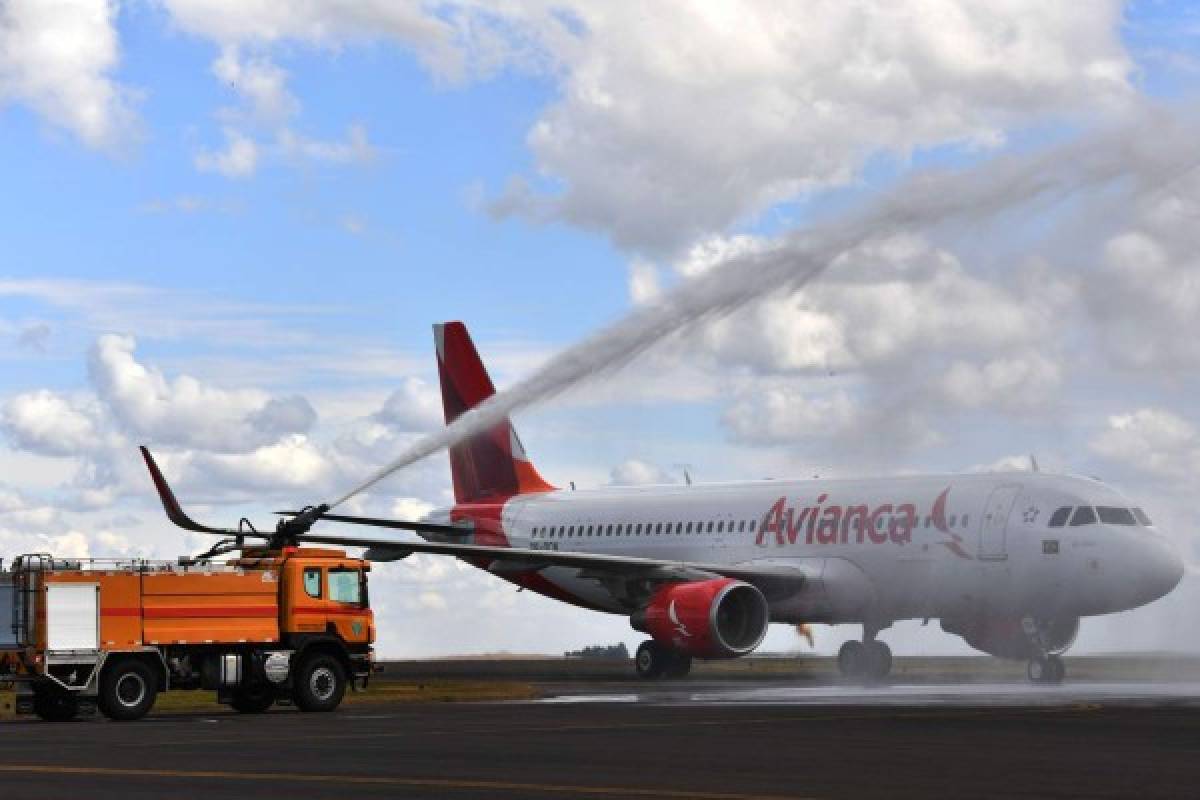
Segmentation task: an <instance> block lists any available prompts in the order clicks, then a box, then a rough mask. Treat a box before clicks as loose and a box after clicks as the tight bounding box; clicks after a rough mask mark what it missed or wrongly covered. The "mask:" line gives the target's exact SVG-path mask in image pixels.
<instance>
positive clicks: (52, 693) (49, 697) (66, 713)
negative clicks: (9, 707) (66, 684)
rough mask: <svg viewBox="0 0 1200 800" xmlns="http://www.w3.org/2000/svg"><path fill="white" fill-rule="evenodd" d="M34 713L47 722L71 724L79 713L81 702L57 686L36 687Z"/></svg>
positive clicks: (34, 690) (34, 691)
mask: <svg viewBox="0 0 1200 800" xmlns="http://www.w3.org/2000/svg"><path fill="white" fill-rule="evenodd" d="M33 713H34V714H37V715H38V717H39V718H41V719H43V720H45V721H46V722H70V721H71V720H73V719H75V715H76V714H78V713H79V701H78V700H77V699H76V698H75V695H73V694H71V693H70V692H68V691H66V690H64V689H60V688H58V687H57V686H35V687H34V688H33Z"/></svg>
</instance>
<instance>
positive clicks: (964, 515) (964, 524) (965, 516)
mask: <svg viewBox="0 0 1200 800" xmlns="http://www.w3.org/2000/svg"><path fill="white" fill-rule="evenodd" d="M969 519H970V517H969V516H968V515H966V514H963V518H962V526H963V527H964V528H965V527H967V526H968V525H970V524H971V523H970V522H968V520H969Z"/></svg>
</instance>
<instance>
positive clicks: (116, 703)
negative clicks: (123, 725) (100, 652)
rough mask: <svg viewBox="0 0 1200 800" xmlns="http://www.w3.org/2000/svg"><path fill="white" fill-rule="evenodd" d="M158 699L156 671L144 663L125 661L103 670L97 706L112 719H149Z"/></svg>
mask: <svg viewBox="0 0 1200 800" xmlns="http://www.w3.org/2000/svg"><path fill="white" fill-rule="evenodd" d="M157 697H158V678H157V677H156V676H155V674H154V671H153V670H151V669H150V667H148V666H147V665H146V662H144V661H139V660H137V659H133V658H123V659H121V660H119V661H117V662H116V663H115V664H109V665H107V666H106V667H105V668H104V673H103V674H102V675H101V676H100V696H99V697H98V698H97V699H96V705H97V706H99V708H100V711H101V712H102V713H103V714H104V716H106V717H108V718H109V719H111V720H116V721H118V722H129V721H132V720H135V719H141V718H142V717H144V716H146V714H147V713H149V711H150V709H151V708H153V707H154V701H155V699H156V698H157Z"/></svg>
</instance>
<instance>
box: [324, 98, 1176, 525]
mask: <svg viewBox="0 0 1200 800" xmlns="http://www.w3.org/2000/svg"><path fill="white" fill-rule="evenodd" d="M1139 111H1140V112H1141V113H1140V114H1139V116H1138V119H1137V120H1135V121H1134V122H1132V123H1130V124H1126V125H1122V126H1120V127H1115V128H1111V129H1107V130H1105V131H1103V132H1101V133H1096V134H1091V135H1087V136H1083V137H1080V138H1079V139H1076V140H1074V141H1071V142H1069V143H1066V144H1062V145H1057V146H1055V147H1051V148H1047V149H1045V150H1042V151H1039V152H1036V153H1032V154H1025V155H1020V156H1007V157H1002V158H997V159H995V160H993V161H990V162H988V163H986V164H983V165H982V166H978V167H974V168H971V169H967V170H963V171H959V172H949V171H930V172H926V173H922V174H919V175H916V176H914V177H912V178H910V179H908V180H905V181H903V182H902V183H901V184H900V185H899V186H897V187H895V188H893V189H891V190H889V191H887V192H886V193H884V194H882V195H881V196H879V197H878V198H876V199H875V200H874V201H872V202H870V203H868V204H866V205H865V206H863V207H862V208H860V209H858V210H856V211H853V212H850V213H847V214H845V215H843V216H841V217H839V218H835V219H833V220H830V221H827V222H824V223H822V224H819V225H814V226H811V227H808V228H805V229H802V230H799V231H796V232H793V233H791V234H789V235H787V236H786V237H784V238H783V239H782V240H781V241H780V242H778V243H777V244H775V245H774V246H773V247H771V248H769V249H767V250H765V251H763V252H759V253H754V254H749V255H742V256H738V257H735V258H731V259H729V260H727V261H725V262H724V263H722V264H719V265H717V266H715V267H713V268H712V269H710V270H709V271H708V272H705V273H704V274H702V275H700V276H698V277H696V278H693V279H691V280H688V281H685V282H683V283H682V284H680V285H679V286H678V287H676V288H675V289H674V290H673V291H671V292H669V293H667V294H664V295H663V296H661V297H660V298H659V299H658V300H657V301H656V302H655V303H653V304H651V305H648V306H644V307H641V308H638V309H636V310H634V311H633V312H631V313H630V314H628V315H627V316H626V317H624V318H623V319H621V320H619V321H617V322H615V323H613V324H611V325H608V326H606V327H604V328H602V329H601V330H599V331H598V332H596V333H594V334H592V335H591V336H589V337H587V338H586V339H584V340H582V341H581V342H579V343H578V344H575V345H573V346H571V347H568V348H567V349H565V350H563V351H562V352H560V353H559V354H558V355H556V356H554V357H553V358H551V359H550V360H549V361H548V362H546V363H545V364H544V365H543V366H542V367H541V368H539V369H538V370H536V371H535V372H534V373H533V374H531V375H530V376H528V377H527V378H525V379H523V380H521V381H519V382H518V383H516V384H515V385H513V386H512V387H510V388H509V389H507V390H505V391H503V392H499V393H497V394H495V395H492V396H491V397H490V398H488V399H487V400H486V401H484V402H483V403H481V404H480V405H478V406H476V407H475V408H473V409H471V410H469V411H467V412H466V413H464V414H462V415H461V416H459V417H458V418H457V419H456V420H454V422H452V423H451V424H449V425H447V426H446V427H445V428H442V429H440V430H438V431H437V432H435V433H432V434H430V435H428V436H426V437H424V438H422V439H420V440H419V441H417V442H415V443H414V444H412V445H411V446H410V447H408V448H407V449H406V450H404V451H403V452H402V453H401V454H400V455H399V457H397V458H396V459H395V460H394V461H392V462H391V463H389V464H387V465H386V466H384V467H383V468H381V469H379V470H378V471H376V472H375V473H373V474H372V475H371V476H370V477H368V478H367V479H366V480H364V481H363V482H362V483H360V484H358V485H357V486H355V487H354V488H352V489H350V490H349V491H348V492H346V493H345V494H344V495H342V496H341V497H339V498H338V499H336V500H334V501H333V502H331V503H329V504H328V506H329V508H331V509H332V508H336V507H337V506H339V505H341V504H342V503H344V502H345V501H347V500H349V499H350V498H352V497H354V496H355V495H357V494H359V493H361V492H364V491H366V490H367V489H369V488H371V487H372V486H374V485H375V484H377V483H378V482H379V481H381V480H383V479H384V478H387V477H388V476H390V475H392V474H393V473H395V472H396V471H397V470H400V469H403V468H404V467H406V466H408V465H410V464H412V463H414V462H416V461H419V460H420V459H422V458H425V457H427V456H429V455H432V454H434V453H437V452H439V451H441V450H444V449H446V448H448V447H451V446H452V445H454V444H456V443H458V442H461V441H463V440H464V439H467V438H469V437H471V436H473V435H475V434H477V433H480V432H481V431H484V430H487V429H489V428H491V427H492V426H493V425H495V424H497V423H498V422H500V421H501V420H503V419H505V418H506V417H508V416H509V415H511V414H512V413H513V412H515V411H518V410H520V409H523V408H526V407H528V406H531V405H533V404H535V403H540V402H543V401H545V400H547V399H550V398H552V397H554V396H556V395H559V394H561V393H562V392H564V391H566V390H567V389H570V388H573V387H575V386H576V385H578V384H581V383H583V382H585V381H587V380H591V379H595V378H596V377H597V376H602V375H605V374H608V373H611V372H612V371H613V370H615V369H618V368H620V367H622V366H624V365H625V364H627V363H629V362H630V361H631V360H633V359H634V358H636V357H637V356H638V355H640V354H642V353H643V352H644V351H646V350H648V349H649V348H651V347H653V346H654V345H655V344H656V343H657V342H659V341H661V340H663V339H665V338H667V337H669V336H671V335H673V334H677V333H679V332H681V331H684V330H687V329H690V328H692V327H693V326H696V325H698V324H701V323H704V322H706V321H710V320H714V319H718V318H720V317H724V316H726V315H728V314H730V313H732V312H734V311H736V310H738V309H740V308H743V307H744V306H746V305H748V304H750V303H752V302H754V301H757V300H761V299H762V298H764V297H766V296H768V295H772V294H777V293H786V292H795V291H797V290H799V289H801V288H803V287H804V286H806V285H807V284H808V283H809V282H811V281H812V280H813V279H815V278H817V277H818V276H820V275H821V274H822V273H823V272H824V271H825V270H826V269H829V268H830V266H831V265H833V264H835V263H836V262H837V260H838V258H839V256H842V255H843V254H845V253H847V252H849V251H851V250H853V249H855V248H857V247H860V246H862V245H864V244H866V243H868V242H870V241H874V240H878V239H882V238H886V237H888V236H893V235H895V234H898V233H901V232H908V231H929V230H932V229H935V228H937V227H939V226H942V225H944V224H946V223H950V222H959V223H962V222H985V221H994V220H996V219H998V218H1000V217H1002V216H1003V215H1005V214H1007V213H1011V212H1014V211H1016V210H1018V209H1020V208H1023V207H1027V206H1029V205H1030V204H1043V205H1044V207H1047V208H1048V207H1050V206H1052V205H1053V204H1055V203H1059V202H1062V201H1063V200H1066V199H1068V198H1071V197H1073V196H1076V195H1078V194H1079V193H1080V192H1083V191H1085V190H1095V189H1098V188H1101V187H1104V186H1108V185H1112V184H1115V183H1119V182H1126V181H1127V182H1131V183H1132V184H1133V186H1134V188H1136V189H1139V190H1143V191H1144V190H1147V189H1152V188H1161V187H1163V186H1165V185H1167V184H1169V183H1170V182H1172V181H1174V180H1176V179H1178V178H1179V177H1180V176H1182V175H1183V174H1185V173H1186V172H1188V171H1190V170H1193V169H1196V168H1197V166H1198V165H1200V148H1197V147H1196V146H1195V142H1196V141H1200V126H1198V125H1197V124H1196V122H1195V120H1193V119H1192V118H1191V117H1190V116H1183V115H1179V114H1175V113H1171V112H1168V111H1165V110H1162V109H1150V108H1142V109H1140V110H1139Z"/></svg>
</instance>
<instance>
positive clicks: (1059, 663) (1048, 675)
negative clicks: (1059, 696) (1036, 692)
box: [1025, 656, 1067, 686]
mask: <svg viewBox="0 0 1200 800" xmlns="http://www.w3.org/2000/svg"><path fill="white" fill-rule="evenodd" d="M1025 674H1026V675H1028V676H1029V682H1030V683H1038V684H1042V685H1044V686H1055V685H1057V684H1060V683H1062V682H1063V678H1065V677H1066V676H1067V667H1066V665H1065V664H1064V663H1063V660H1062V658H1060V657H1059V656H1045V657H1044V658H1037V657H1035V658H1031V659H1030V660H1029V666H1028V667H1026V669H1025Z"/></svg>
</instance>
